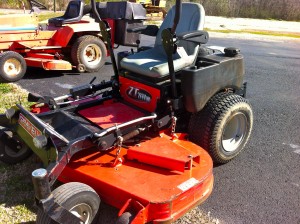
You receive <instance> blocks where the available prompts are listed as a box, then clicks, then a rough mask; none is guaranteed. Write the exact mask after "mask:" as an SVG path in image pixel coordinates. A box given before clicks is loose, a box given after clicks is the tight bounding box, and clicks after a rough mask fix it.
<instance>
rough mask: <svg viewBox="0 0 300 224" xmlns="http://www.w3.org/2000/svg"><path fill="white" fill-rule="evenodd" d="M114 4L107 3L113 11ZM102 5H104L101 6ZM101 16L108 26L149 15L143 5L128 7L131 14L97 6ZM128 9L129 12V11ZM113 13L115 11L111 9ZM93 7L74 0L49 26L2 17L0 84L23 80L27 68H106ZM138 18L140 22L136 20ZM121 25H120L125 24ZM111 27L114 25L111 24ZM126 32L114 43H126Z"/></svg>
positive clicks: (18, 17) (33, 18) (32, 19)
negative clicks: (124, 39) (124, 40)
mask: <svg viewBox="0 0 300 224" xmlns="http://www.w3.org/2000/svg"><path fill="white" fill-rule="evenodd" d="M111 4H113V3H108V4H107V7H108V8H109V7H110V8H111V7H113V5H111ZM100 5H101V6H100ZM97 6H98V9H99V10H100V8H101V13H103V15H100V16H101V17H103V18H104V19H105V20H106V21H108V22H109V23H112V20H120V21H122V22H123V23H124V20H126V21H131V22H132V21H135V22H137V20H138V21H139V22H141V23H142V21H144V20H145V19H146V12H145V10H144V8H143V7H142V6H141V5H140V4H135V3H131V4H129V5H128V7H130V10H131V12H129V14H128V15H127V16H126V15H120V14H118V15H114V14H112V13H110V14H107V13H106V11H107V10H106V4H103V3H99V4H97ZM130 10H129V11H130ZM109 11H110V12H113V11H112V10H109ZM90 12H91V6H90V5H84V3H83V2H82V1H81V0H72V1H70V2H69V4H68V7H67V9H66V11H65V13H64V15H63V16H61V17H56V18H51V19H49V20H48V23H46V24H43V23H41V24H39V23H38V21H37V16H36V15H35V14H28V15H24V14H16V15H3V16H1V17H0V52H1V53H0V81H1V82H15V81H18V80H19V79H21V78H22V77H23V76H24V74H25V72H26V69H27V66H32V67H41V68H43V69H45V70H72V69H73V68H76V69H77V70H78V71H79V72H96V71H99V69H100V68H101V67H102V66H103V65H104V63H105V60H106V57H107V56H108V53H107V47H106V45H105V44H104V42H103V38H102V35H101V32H100V28H99V23H97V22H96V21H95V19H94V18H92V17H90V16H85V15H87V14H89V13H90ZM136 18H138V19H136ZM122 22H119V23H122ZM111 27H112V28H113V27H114V26H113V25H112V24H111ZM123 31H124V33H120V32H118V34H117V35H115V34H114V29H112V32H113V33H112V40H111V41H112V44H114V42H115V40H116V44H118V45H129V46H132V45H135V43H124V42H122V38H123V36H124V35H125V30H123Z"/></svg>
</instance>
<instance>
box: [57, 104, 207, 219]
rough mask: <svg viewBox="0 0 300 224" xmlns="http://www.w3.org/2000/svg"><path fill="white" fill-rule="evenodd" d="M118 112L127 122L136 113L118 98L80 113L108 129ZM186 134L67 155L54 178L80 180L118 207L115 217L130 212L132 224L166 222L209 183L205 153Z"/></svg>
mask: <svg viewBox="0 0 300 224" xmlns="http://www.w3.org/2000/svg"><path fill="white" fill-rule="evenodd" d="M122 111H123V113H124V111H126V116H125V117H127V118H128V120H130V119H132V118H136V117H137V116H140V115H141V112H140V111H137V110H135V109H133V108H131V107H129V106H127V105H125V104H122V103H120V102H117V103H113V102H111V103H108V104H107V105H102V106H101V107H100V106H95V107H94V108H92V109H91V108H90V109H89V110H87V111H85V110H83V111H81V112H80V113H81V114H82V115H84V116H85V117H86V118H87V119H90V120H91V121H93V122H94V123H96V124H98V125H99V126H100V127H103V126H105V127H108V126H109V125H111V126H112V125H114V124H115V123H118V122H119V121H118V120H117V119H116V118H117V117H120V116H116V115H117V114H119V113H121V112H122ZM90 112H92V113H90ZM106 114H109V115H110V116H109V117H108V116H106ZM122 119H123V120H122V122H124V121H125V120H124V117H123V118H122ZM186 137H187V135H186V134H181V133H177V134H176V137H175V138H172V137H170V136H169V135H168V134H166V133H163V132H161V133H160V135H159V136H154V137H153V136H151V138H147V136H145V140H143V141H141V142H139V143H138V144H131V145H127V146H126V147H121V150H120V154H119V156H118V157H117V156H116V154H117V150H118V149H119V148H115V149H112V150H111V151H109V152H99V151H93V150H89V151H82V152H80V153H78V154H76V155H74V156H73V157H72V160H71V162H70V163H69V164H68V165H67V166H66V168H65V169H64V171H63V172H62V174H61V175H60V177H59V180H60V181H62V182H74V181H75V182H76V181H80V182H85V183H86V184H88V185H89V186H91V187H92V188H93V189H95V190H96V191H97V193H98V194H99V196H100V197H101V198H102V200H103V201H104V202H106V203H108V204H110V205H112V206H114V207H117V208H119V209H120V213H119V215H121V214H122V213H124V212H126V211H130V212H133V213H134V214H136V216H135V219H134V221H133V222H132V223H147V222H150V221H153V222H154V223H162V222H163V223H165V222H172V221H174V220H176V219H178V218H180V217H181V216H182V215H183V214H184V213H186V212H187V211H188V210H189V209H191V208H193V207H194V206H195V205H197V204H200V203H201V202H203V201H204V200H205V199H206V198H207V197H208V196H209V195H210V193H211V191H212V187H213V174H212V168H213V163H212V160H211V158H210V156H209V155H208V153H207V152H206V151H205V150H204V149H202V148H201V147H199V146H197V145H195V144H194V143H192V142H190V141H188V140H187V139H186Z"/></svg>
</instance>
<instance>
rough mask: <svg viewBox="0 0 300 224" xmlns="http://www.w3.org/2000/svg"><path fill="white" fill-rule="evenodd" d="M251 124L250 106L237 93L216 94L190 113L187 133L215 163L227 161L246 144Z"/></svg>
mask: <svg viewBox="0 0 300 224" xmlns="http://www.w3.org/2000/svg"><path fill="white" fill-rule="evenodd" d="M252 124H253V113H252V108H251V106H250V104H249V103H248V101H247V100H246V99H245V98H243V97H241V96H239V95H236V94H232V93H219V94H216V95H215V96H214V97H212V98H211V99H210V100H209V102H208V103H207V105H206V106H205V107H204V109H203V110H202V111H200V112H198V113H196V114H194V115H192V117H191V120H190V123H189V134H190V138H191V140H192V141H193V142H195V143H196V144H198V145H200V146H201V147H203V148H204V149H206V150H207V151H208V152H209V154H210V155H211V157H212V159H213V160H214V162H216V163H227V162H229V161H230V160H232V159H233V158H234V157H236V156H237V155H238V154H239V153H240V152H241V151H242V150H243V148H244V146H245V145H246V143H247V141H248V139H249V137H250V134H251V131H252Z"/></svg>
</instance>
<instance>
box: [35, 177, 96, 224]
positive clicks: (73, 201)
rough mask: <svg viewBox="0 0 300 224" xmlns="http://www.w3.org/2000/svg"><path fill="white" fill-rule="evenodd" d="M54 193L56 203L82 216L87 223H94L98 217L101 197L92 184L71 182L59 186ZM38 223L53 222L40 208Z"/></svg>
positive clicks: (48, 223) (46, 223)
mask: <svg viewBox="0 0 300 224" xmlns="http://www.w3.org/2000/svg"><path fill="white" fill-rule="evenodd" d="M52 194H53V197H54V200H55V202H56V203H58V204H60V205H61V206H63V207H64V208H65V209H67V210H69V211H70V212H71V213H73V214H74V215H76V216H78V217H80V218H81V219H82V220H83V221H84V223H85V224H89V223H92V222H93V220H94V219H95V218H96V216H97V212H98V209H99V205H100V198H99V196H98V194H97V193H96V192H95V191H94V190H93V189H92V188H91V187H90V186H88V185H86V184H83V183H78V182H70V183H67V184H63V185H61V186H59V187H58V188H56V189H55V190H54V191H53V192H52ZM95 221H96V220H95ZM36 223H37V224H50V223H52V222H51V219H50V218H49V217H48V216H47V214H46V213H45V212H44V211H42V210H41V209H39V210H38V213H37V219H36Z"/></svg>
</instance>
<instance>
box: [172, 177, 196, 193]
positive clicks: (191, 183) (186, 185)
mask: <svg viewBox="0 0 300 224" xmlns="http://www.w3.org/2000/svg"><path fill="white" fill-rule="evenodd" d="M198 183H199V181H198V180H196V179H195V178H191V179H189V180H187V181H185V182H183V183H182V184H180V185H178V186H177V187H178V188H179V189H180V190H182V191H187V190H188V189H190V188H192V187H194V186H195V185H196V184H198Z"/></svg>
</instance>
